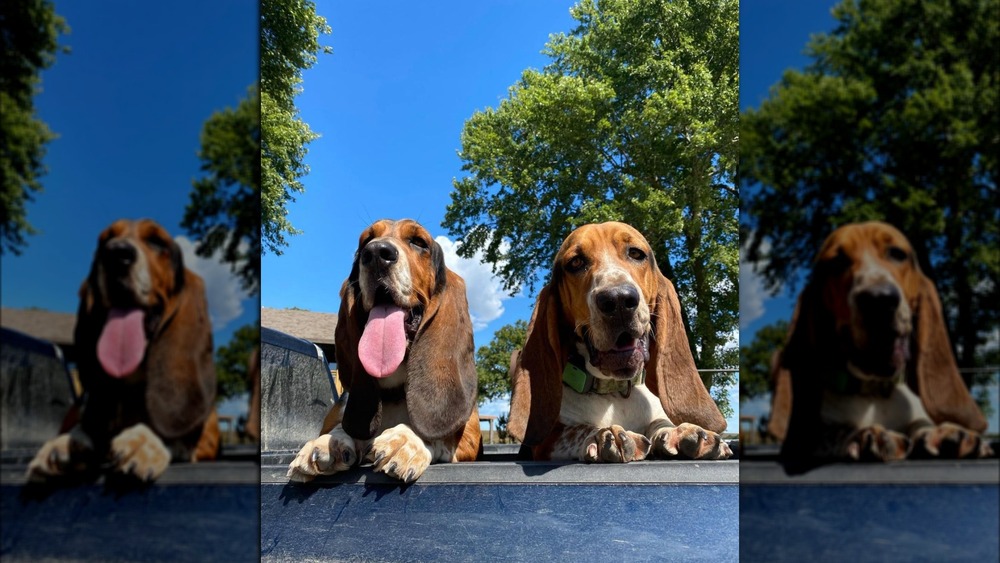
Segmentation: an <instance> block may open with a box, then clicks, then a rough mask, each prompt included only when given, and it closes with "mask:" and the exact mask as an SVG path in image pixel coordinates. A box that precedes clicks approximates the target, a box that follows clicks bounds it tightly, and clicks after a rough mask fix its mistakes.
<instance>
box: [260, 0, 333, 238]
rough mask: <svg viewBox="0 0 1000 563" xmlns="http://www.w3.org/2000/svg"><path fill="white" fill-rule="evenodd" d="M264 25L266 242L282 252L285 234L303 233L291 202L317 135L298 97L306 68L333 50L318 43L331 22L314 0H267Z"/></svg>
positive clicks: (262, 98) (300, 187)
mask: <svg viewBox="0 0 1000 563" xmlns="http://www.w3.org/2000/svg"><path fill="white" fill-rule="evenodd" d="M260 27H261V29H260V85H261V95H260V111H261V126H262V128H263V136H262V144H261V153H260V158H261V167H262V175H261V181H262V189H261V220H262V222H263V243H264V250H265V251H268V250H269V251H271V252H274V253H275V254H281V247H283V246H286V245H287V243H286V242H285V237H284V235H285V234H289V235H294V234H298V233H299V231H298V230H297V229H295V228H294V227H293V226H292V224H291V223H290V222H289V221H288V211H287V210H286V206H287V205H288V202H289V201H295V197H294V194H296V193H302V192H303V191H304V189H305V188H304V187H303V185H302V182H301V181H300V178H302V177H303V176H305V175H306V174H308V173H309V167H308V166H307V165H306V164H305V162H304V160H305V156H306V153H307V149H306V145H307V144H308V143H309V142H310V141H312V140H313V139H315V138H316V137H318V135H317V134H316V133H313V132H312V130H310V129H309V125H308V124H307V123H305V122H304V121H302V120H301V119H300V118H299V110H298V109H297V108H296V107H295V96H296V95H297V94H298V93H299V92H301V91H302V86H301V83H302V71H303V70H305V69H307V68H310V67H312V66H313V64H315V63H316V54H317V53H318V52H319V51H320V50H322V51H323V52H324V53H331V52H332V50H331V48H330V47H328V46H321V45H320V44H319V36H320V34H324V33H327V34H328V33H330V27H329V26H328V25H327V24H326V19H325V18H323V17H322V16H319V15H317V14H316V5H315V4H314V3H313V2H311V1H310V0H289V1H285V0H264V1H263V2H262V3H261V7H260Z"/></svg>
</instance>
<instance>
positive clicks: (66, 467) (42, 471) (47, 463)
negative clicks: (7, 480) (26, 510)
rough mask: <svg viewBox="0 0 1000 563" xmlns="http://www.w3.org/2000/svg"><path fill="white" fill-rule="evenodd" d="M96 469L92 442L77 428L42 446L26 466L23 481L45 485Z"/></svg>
mask: <svg viewBox="0 0 1000 563" xmlns="http://www.w3.org/2000/svg"><path fill="white" fill-rule="evenodd" d="M96 465H97V459H96V453H95V451H94V444H93V441H92V440H91V439H90V437H89V436H87V435H86V434H85V433H84V432H83V430H81V429H80V427H79V426H75V427H73V429H72V430H70V431H69V432H67V433H65V434H60V435H58V436H56V437H55V438H53V439H51V440H49V441H48V442H45V443H44V444H42V447H41V448H39V450H38V453H36V454H35V457H34V458H33V459H32V460H31V461H30V462H29V463H28V469H27V471H26V477H27V479H28V482H31V483H46V482H49V481H53V480H55V479H59V478H62V477H67V476H69V475H70V474H74V473H83V472H85V471H87V470H89V469H93V468H94V467H96Z"/></svg>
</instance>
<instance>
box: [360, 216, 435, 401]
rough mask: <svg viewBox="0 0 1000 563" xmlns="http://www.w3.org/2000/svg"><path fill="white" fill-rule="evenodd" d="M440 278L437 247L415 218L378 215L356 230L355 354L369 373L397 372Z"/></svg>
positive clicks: (381, 374) (378, 375)
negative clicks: (359, 323) (358, 322)
mask: <svg viewBox="0 0 1000 563" xmlns="http://www.w3.org/2000/svg"><path fill="white" fill-rule="evenodd" d="M445 276H446V270H445V267H444V257H443V253H442V251H441V247H440V246H439V245H438V244H437V243H435V242H434V240H433V239H432V238H431V236H430V233H428V232H427V230H426V229H424V228H423V227H422V226H420V224H418V223H417V222H415V221H412V220H409V219H403V220H401V221H391V220H388V219H383V220H381V221H378V222H376V223H374V224H373V225H372V226H370V227H368V228H367V229H365V231H364V232H363V233H361V238H360V240H359V241H358V251H357V254H356V255H355V257H354V269H353V270H352V272H351V278H350V282H351V283H352V284H356V285H355V287H356V290H355V291H356V293H355V295H356V296H357V299H358V302H360V305H361V308H362V309H363V314H362V315H360V318H362V319H364V327H363V329H362V336H361V339H360V341H359V345H358V352H359V354H358V355H359V359H360V360H361V363H362V365H363V366H364V367H365V370H366V371H367V372H368V373H369V374H370V375H372V376H373V377H377V378H385V377H389V376H390V375H393V374H394V373H396V371H397V370H398V369H399V367H400V366H401V365H402V362H403V361H404V359H405V357H406V350H407V348H408V346H409V343H411V342H413V340H414V338H415V337H416V334H417V331H418V329H419V328H420V323H421V321H422V320H423V317H424V313H425V312H426V308H427V305H428V303H430V301H431V297H432V296H433V295H434V294H436V293H437V292H439V291H440V290H441V288H443V287H444V284H445ZM404 371H405V370H404ZM391 381H395V380H391ZM387 382H390V380H387ZM387 384H388V383H387Z"/></svg>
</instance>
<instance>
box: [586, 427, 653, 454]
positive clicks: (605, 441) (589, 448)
mask: <svg viewBox="0 0 1000 563" xmlns="http://www.w3.org/2000/svg"><path fill="white" fill-rule="evenodd" d="M649 447H650V441H649V438H647V437H645V436H643V435H642V434H637V433H635V432H631V431H628V430H625V429H624V428H622V427H621V426H618V425H617V424H612V425H611V426H609V427H607V428H601V429H599V430H598V431H597V432H596V433H595V434H594V436H593V437H592V438H591V439H590V440H588V441H587V443H586V444H585V445H584V449H583V454H582V456H581V459H582V460H583V461H588V462H592V463H593V462H600V463H628V462H630V461H640V460H643V459H646V454H647V453H649Z"/></svg>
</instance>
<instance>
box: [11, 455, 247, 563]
mask: <svg viewBox="0 0 1000 563" xmlns="http://www.w3.org/2000/svg"><path fill="white" fill-rule="evenodd" d="M23 475H24V466H23V465H17V466H12V465H5V466H4V467H3V472H2V473H0V478H2V485H0V522H2V526H0V559H3V561H5V562H6V561H39V560H54V561H234V562H236V561H257V560H258V555H259V553H258V546H259V532H258V530H259V526H260V520H259V511H258V510H259V506H260V497H259V493H260V488H259V485H258V479H259V466H258V465H257V464H256V463H254V462H250V461H219V462H206V463H197V464H175V465H171V466H170V467H169V468H168V469H167V471H166V473H164V475H163V476H162V477H161V479H160V480H159V481H157V483H156V484H155V485H152V486H149V487H145V488H138V489H137V488H130V489H127V490H126V489H120V488H117V487H115V488H112V487H109V486H106V485H105V483H104V482H102V481H98V482H97V483H93V484H87V485H80V486H75V487H67V488H60V489H55V490H48V491H42V490H38V489H35V488H31V487H25V485H24V479H23Z"/></svg>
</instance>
